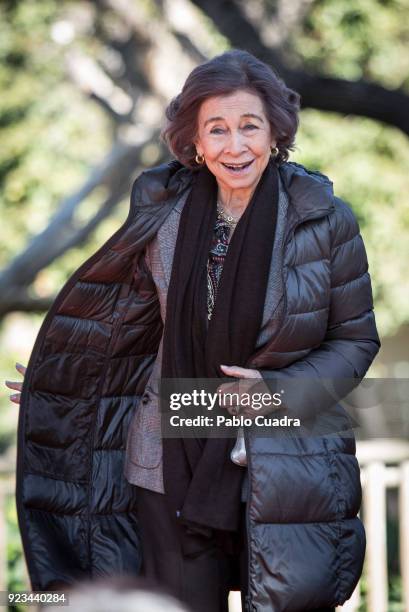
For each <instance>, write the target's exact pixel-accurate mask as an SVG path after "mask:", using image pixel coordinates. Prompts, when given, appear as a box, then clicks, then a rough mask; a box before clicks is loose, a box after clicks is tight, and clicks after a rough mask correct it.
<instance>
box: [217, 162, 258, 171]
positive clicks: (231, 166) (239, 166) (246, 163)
mask: <svg viewBox="0 0 409 612" xmlns="http://www.w3.org/2000/svg"><path fill="white" fill-rule="evenodd" d="M249 164H251V162H244V164H236V165H232V164H223V165H224V166H226V167H227V168H231V169H232V170H238V169H240V168H244V167H246V166H248V165H249Z"/></svg>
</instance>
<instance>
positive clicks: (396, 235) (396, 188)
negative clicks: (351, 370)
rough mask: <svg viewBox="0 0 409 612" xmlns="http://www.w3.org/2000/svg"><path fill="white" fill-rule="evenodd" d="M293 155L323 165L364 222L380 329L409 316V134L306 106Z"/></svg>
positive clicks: (395, 325) (314, 165) (313, 165)
mask: <svg viewBox="0 0 409 612" xmlns="http://www.w3.org/2000/svg"><path fill="white" fill-rule="evenodd" d="M297 147H298V148H297V151H296V152H295V154H294V155H293V159H294V160H296V161H300V162H301V163H304V164H305V165H306V166H307V167H310V168H315V169H319V170H320V171H321V172H323V173H324V174H327V175H328V176H329V177H330V178H331V180H332V181H333V183H334V190H335V193H336V195H338V196H339V197H341V198H343V199H345V200H346V201H347V202H348V203H349V204H350V205H351V207H352V209H353V210H354V212H355V214H356V216H357V218H358V222H359V223H360V226H361V231H362V235H363V238H364V241H365V246H366V249H367V255H368V260H369V272H370V274H371V278H372V284H373V292H374V299H375V304H376V318H377V324H378V327H379V330H380V332H381V333H382V334H383V335H384V334H387V333H390V334H392V333H393V332H394V331H396V330H397V329H398V328H399V326H400V325H402V324H403V323H405V322H407V321H408V318H409V299H408V297H409V287H408V283H407V276H406V267H407V261H409V241H408V239H407V236H408V232H409V207H408V196H407V194H408V193H409V175H408V173H407V168H408V167H409V140H408V139H407V138H406V137H405V136H404V135H403V134H401V133H400V132H399V131H398V130H396V129H393V128H391V127H387V126H384V125H380V124H378V123H376V122H375V121H372V120H370V119H364V118H359V117H350V116H349V117H339V116H338V115H335V114H330V113H326V114H323V113H319V112H318V111H313V110H305V111H303V112H302V116H301V126H300V130H299V134H298V139H297Z"/></svg>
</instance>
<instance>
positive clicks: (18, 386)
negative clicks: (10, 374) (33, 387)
mask: <svg viewBox="0 0 409 612" xmlns="http://www.w3.org/2000/svg"><path fill="white" fill-rule="evenodd" d="M4 384H5V385H6V387H8V388H9V389H14V390H15V391H21V388H22V386H23V383H21V382H17V381H14V380H6V381H4Z"/></svg>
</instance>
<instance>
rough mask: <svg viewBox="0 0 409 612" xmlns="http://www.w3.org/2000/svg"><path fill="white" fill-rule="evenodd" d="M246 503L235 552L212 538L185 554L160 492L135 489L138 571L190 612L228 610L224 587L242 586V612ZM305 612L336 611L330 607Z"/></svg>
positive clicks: (244, 585) (172, 519)
mask: <svg viewBox="0 0 409 612" xmlns="http://www.w3.org/2000/svg"><path fill="white" fill-rule="evenodd" d="M245 507H246V504H244V503H243V504H242V512H241V521H240V529H239V533H238V536H237V537H238V542H239V545H238V548H239V549H240V553H239V555H229V554H227V553H225V552H223V550H222V549H221V548H220V546H218V545H217V543H216V542H215V543H214V545H212V546H211V547H210V548H209V549H207V550H206V551H204V552H202V553H200V554H196V555H194V556H193V555H192V556H186V555H184V554H183V552H182V547H181V529H182V528H181V526H180V525H179V524H178V522H177V520H176V518H174V517H172V516H171V515H170V512H169V510H168V506H167V504H166V500H165V495H162V494H161V493H155V492H154V491H149V490H148V489H143V488H141V487H138V511H137V513H138V522H139V530H140V534H141V539H142V554H143V565H142V575H143V576H144V577H145V578H146V579H147V580H149V582H151V583H152V584H156V585H157V586H158V587H160V588H161V589H162V590H164V591H167V592H168V593H169V594H171V595H173V596H174V597H176V598H177V599H179V600H180V601H182V602H183V603H185V604H186V605H187V606H188V607H189V609H190V610H191V611H192V612H228V596H229V591H230V590H231V587H232V584H235V585H237V587H238V588H239V589H240V590H241V600H242V609H243V612H244V610H245V609H246V607H245V598H246V595H247V581H248V572H247V566H248V557H247V533H246V522H245ZM233 590H234V589H233ZM310 612H335V608H320V609H319V610H318V609H317V610H311V611H310Z"/></svg>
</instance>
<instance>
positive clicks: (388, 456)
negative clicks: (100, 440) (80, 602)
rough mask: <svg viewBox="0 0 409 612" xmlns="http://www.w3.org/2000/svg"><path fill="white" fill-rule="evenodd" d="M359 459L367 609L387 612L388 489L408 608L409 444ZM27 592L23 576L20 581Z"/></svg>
mask: <svg viewBox="0 0 409 612" xmlns="http://www.w3.org/2000/svg"><path fill="white" fill-rule="evenodd" d="M14 453H15V449H10V451H9V452H8V453H7V455H5V456H3V457H0V591H2V590H6V587H7V558H6V554H7V553H6V551H7V546H6V544H7V526H6V515H5V503H6V498H7V496H14V489H15V475H14V471H15V454H14ZM357 457H358V460H359V463H360V465H361V482H362V489H363V501H362V509H363V515H364V516H363V520H364V523H365V531H366V539H367V548H366V557H365V566H364V575H365V578H366V583H367V609H368V610H370V612H387V609H388V567H387V542H386V491H387V489H389V488H394V489H397V490H398V494H399V516H398V520H399V533H400V538H399V539H400V551H399V555H400V568H401V576H402V598H403V601H402V603H403V609H404V610H409V441H406V440H389V439H384V440H379V439H377V440H373V441H365V442H358V443H357ZM24 580H25V582H26V588H27V589H28V588H29V586H28V585H29V581H28V577H27V575H26V576H25V577H24ZM229 603H230V606H229V609H230V612H240V610H241V604H240V594H239V593H238V592H234V593H231V594H230V599H229ZM359 604H360V585H359V584H358V585H357V588H356V589H355V591H354V593H353V595H352V597H351V598H350V599H349V600H348V601H347V602H346V603H345V604H344V605H343V606H342V607H339V608H337V612H338V611H339V612H357V610H358V608H359Z"/></svg>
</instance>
